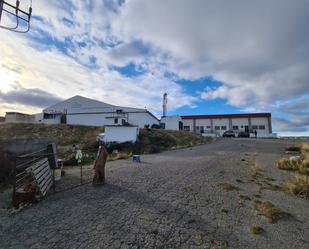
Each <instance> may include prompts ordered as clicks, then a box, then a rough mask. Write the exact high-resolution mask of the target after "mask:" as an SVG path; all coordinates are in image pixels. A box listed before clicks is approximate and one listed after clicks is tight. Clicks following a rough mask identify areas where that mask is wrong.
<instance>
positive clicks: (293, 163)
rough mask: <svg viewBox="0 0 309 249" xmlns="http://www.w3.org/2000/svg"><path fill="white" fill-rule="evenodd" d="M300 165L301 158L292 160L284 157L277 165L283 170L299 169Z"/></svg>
mask: <svg viewBox="0 0 309 249" xmlns="http://www.w3.org/2000/svg"><path fill="white" fill-rule="evenodd" d="M299 165H300V161H299V160H290V159H288V158H282V159H280V160H278V161H277V167H278V168H279V169H283V170H292V171H297V170H298V168H299Z"/></svg>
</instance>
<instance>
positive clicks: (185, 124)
mask: <svg viewBox="0 0 309 249" xmlns="http://www.w3.org/2000/svg"><path fill="white" fill-rule="evenodd" d="M182 123H183V129H184V130H185V131H192V132H193V120H192V119H183V120H182ZM188 128H189V130H188Z"/></svg>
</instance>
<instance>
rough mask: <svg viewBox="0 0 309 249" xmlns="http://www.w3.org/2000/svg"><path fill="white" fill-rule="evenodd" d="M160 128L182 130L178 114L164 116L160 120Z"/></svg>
mask: <svg viewBox="0 0 309 249" xmlns="http://www.w3.org/2000/svg"><path fill="white" fill-rule="evenodd" d="M160 126H161V129H165V130H182V129H183V122H182V119H181V117H180V116H178V115H177V116H164V117H162V118H161V122H160Z"/></svg>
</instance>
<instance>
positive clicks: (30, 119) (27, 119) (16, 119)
mask: <svg viewBox="0 0 309 249" xmlns="http://www.w3.org/2000/svg"><path fill="white" fill-rule="evenodd" d="M5 122H6V123H34V122H35V116H34V115H29V114H22V113H6V115H5Z"/></svg>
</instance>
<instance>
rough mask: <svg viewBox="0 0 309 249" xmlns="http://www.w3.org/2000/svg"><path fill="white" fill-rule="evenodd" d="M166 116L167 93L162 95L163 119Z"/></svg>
mask: <svg viewBox="0 0 309 249" xmlns="http://www.w3.org/2000/svg"><path fill="white" fill-rule="evenodd" d="M166 114H167V93H164V94H163V117H165V116H166Z"/></svg>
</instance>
